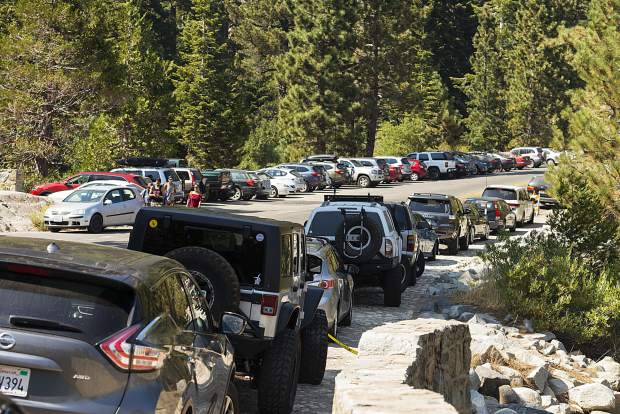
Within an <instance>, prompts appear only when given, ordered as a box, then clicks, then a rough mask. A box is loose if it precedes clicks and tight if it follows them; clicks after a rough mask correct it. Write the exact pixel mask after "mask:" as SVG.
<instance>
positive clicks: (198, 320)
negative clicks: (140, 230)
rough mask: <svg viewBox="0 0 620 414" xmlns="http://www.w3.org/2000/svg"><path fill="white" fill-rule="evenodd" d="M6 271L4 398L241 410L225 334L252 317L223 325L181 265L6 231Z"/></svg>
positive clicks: (88, 406)
mask: <svg viewBox="0 0 620 414" xmlns="http://www.w3.org/2000/svg"><path fill="white" fill-rule="evenodd" d="M0 278H1V280H2V283H1V286H2V287H1V288H0V304H1V305H0V306H2V312H0V313H1V314H2V317H1V318H0V326H1V327H2V338H3V340H2V344H3V346H2V352H0V366H1V367H2V374H0V375H2V376H3V377H4V380H5V383H4V384H9V387H8V388H7V387H6V386H3V390H2V393H4V394H7V395H10V396H12V397H14V402H15V403H16V404H17V405H18V406H19V407H20V408H21V409H23V410H24V411H27V412H28V413H58V414H60V413H68V412H72V413H83V414H89V413H92V414H99V413H104V412H108V413H117V412H119V413H120V412H126V413H138V412H151V413H152V412H162V413H164V412H165V413H173V412H180V411H179V410H180V409H181V408H182V409H183V410H188V411H185V412H217V413H222V412H229V413H239V412H240V411H239V399H238V396H237V392H236V390H235V385H234V382H233V379H234V372H235V369H234V358H233V348H232V346H231V344H230V342H229V341H228V340H227V338H226V336H225V335H223V334H222V333H221V332H222V331H226V330H230V329H232V328H235V327H239V326H243V322H244V319H243V318H242V317H241V316H240V315H233V314H228V315H226V316H225V317H223V318H222V320H221V321H218V324H219V326H220V329H221V330H218V329H217V328H216V324H215V323H214V321H213V319H212V314H211V312H210V310H209V308H208V306H207V305H206V304H205V301H204V298H203V296H202V295H201V293H200V290H199V288H198V287H197V285H196V283H195V281H194V279H193V277H192V275H190V274H189V273H188V272H187V271H185V269H183V267H181V265H179V263H178V262H175V261H173V260H170V259H166V258H163V257H159V256H151V255H147V254H143V253H138V252H132V251H129V250H125V249H115V248H110V247H103V246H97V245H93V244H90V245H85V244H79V243H70V242H64V241H63V242H59V241H58V242H53V243H50V242H49V241H45V240H42V239H34V238H13V237H4V238H2V239H1V240H0ZM231 406H232V407H231ZM225 409H226V410H228V411H224V410H225Z"/></svg>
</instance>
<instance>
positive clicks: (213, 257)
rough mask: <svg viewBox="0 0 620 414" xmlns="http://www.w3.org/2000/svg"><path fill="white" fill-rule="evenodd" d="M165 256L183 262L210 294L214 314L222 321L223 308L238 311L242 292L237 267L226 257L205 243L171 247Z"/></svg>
mask: <svg viewBox="0 0 620 414" xmlns="http://www.w3.org/2000/svg"><path fill="white" fill-rule="evenodd" d="M166 257H169V258H170V259H174V260H176V261H178V262H180V263H181V264H182V265H183V266H185V268H186V269H187V270H188V271H189V272H190V273H191V274H192V276H194V279H195V280H196V282H197V283H198V285H199V286H200V289H202V290H204V291H205V292H206V294H207V296H206V299H207V303H208V304H209V307H210V308H211V314H212V315H213V318H214V319H215V320H216V321H218V322H219V320H220V319H221V317H222V314H223V313H224V312H227V311H230V312H237V311H238V310H239V301H240V300H241V293H240V292H239V278H238V277H237V273H236V272H235V269H233V267H232V266H231V265H230V263H228V261H227V260H226V259H224V257H222V256H221V255H220V254H218V253H216V252H214V251H213V250H209V249H205V248H204V247H196V246H186V247H181V248H179V249H175V250H172V251H170V252H168V253H167V254H166Z"/></svg>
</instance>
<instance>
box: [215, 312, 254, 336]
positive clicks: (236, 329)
mask: <svg viewBox="0 0 620 414" xmlns="http://www.w3.org/2000/svg"><path fill="white" fill-rule="evenodd" d="M247 324H248V322H247V318H246V317H245V316H243V315H239V314H238V313H232V312H224V314H223V315H222V321H221V323H220V327H221V331H222V333H223V334H226V335H241V334H242V333H243V331H244V330H245V327H246V326H247Z"/></svg>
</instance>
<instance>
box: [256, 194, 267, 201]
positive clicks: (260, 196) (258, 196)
mask: <svg viewBox="0 0 620 414" xmlns="http://www.w3.org/2000/svg"><path fill="white" fill-rule="evenodd" d="M268 198H269V194H261V195H257V196H256V199H257V200H267V199H268Z"/></svg>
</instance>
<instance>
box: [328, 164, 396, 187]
mask: <svg viewBox="0 0 620 414" xmlns="http://www.w3.org/2000/svg"><path fill="white" fill-rule="evenodd" d="M338 162H339V163H342V164H344V165H346V166H347V169H349V172H350V174H351V181H353V182H355V183H357V185H358V186H360V187H362V188H368V187H376V186H378V185H379V183H381V182H382V181H383V180H384V179H385V175H384V173H383V169H381V167H380V166H379V164H377V160H375V159H372V158H340V159H339V160H338Z"/></svg>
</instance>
